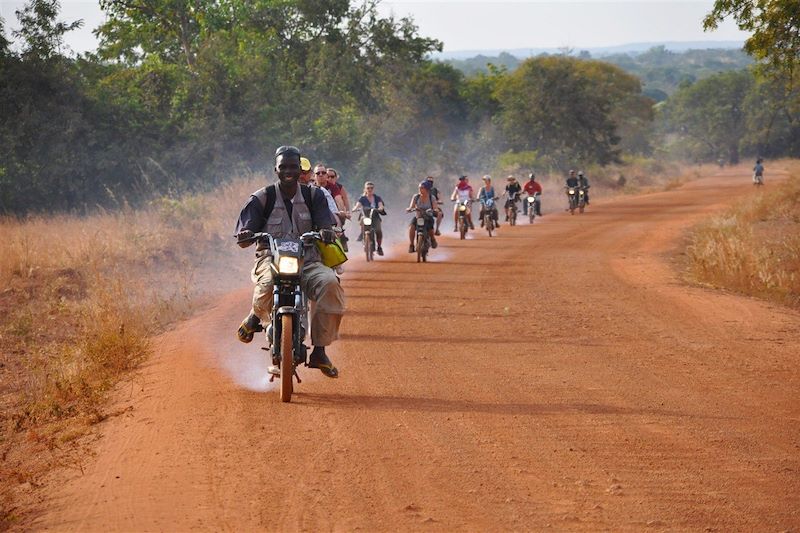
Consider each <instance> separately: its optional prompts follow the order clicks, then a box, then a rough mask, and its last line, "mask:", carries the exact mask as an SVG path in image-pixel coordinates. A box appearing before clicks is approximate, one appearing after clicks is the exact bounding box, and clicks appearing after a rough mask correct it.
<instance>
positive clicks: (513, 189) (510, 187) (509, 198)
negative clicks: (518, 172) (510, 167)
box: [503, 176, 522, 222]
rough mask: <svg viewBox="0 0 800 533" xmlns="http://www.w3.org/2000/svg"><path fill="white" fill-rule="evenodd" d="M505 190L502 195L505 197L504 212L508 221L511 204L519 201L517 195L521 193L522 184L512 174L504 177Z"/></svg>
mask: <svg viewBox="0 0 800 533" xmlns="http://www.w3.org/2000/svg"><path fill="white" fill-rule="evenodd" d="M506 181H507V182H508V183H506V190H505V191H504V192H503V196H505V197H506V204H505V207H504V208H505V212H506V222H508V219H509V217H510V216H511V206H512V205H513V204H515V203H517V202H519V196H520V194H522V185H520V184H519V182H518V181H517V178H515V177H514V176H509V177H508V178H506Z"/></svg>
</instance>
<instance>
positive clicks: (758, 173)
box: [753, 157, 764, 185]
mask: <svg viewBox="0 0 800 533" xmlns="http://www.w3.org/2000/svg"><path fill="white" fill-rule="evenodd" d="M762 161H763V160H762V159H761V158H760V157H759V158H758V159H756V166H754V167H753V183H758V184H762V185H763V184H764V165H763V164H762Z"/></svg>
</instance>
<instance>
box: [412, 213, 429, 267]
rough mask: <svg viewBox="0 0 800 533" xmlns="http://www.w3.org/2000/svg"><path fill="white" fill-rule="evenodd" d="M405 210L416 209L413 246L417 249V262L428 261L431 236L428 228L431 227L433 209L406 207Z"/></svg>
mask: <svg viewBox="0 0 800 533" xmlns="http://www.w3.org/2000/svg"><path fill="white" fill-rule="evenodd" d="M406 211H409V212H411V211H416V213H417V217H416V223H415V228H416V229H415V232H416V233H415V236H414V246H415V249H416V251H417V263H426V262H427V261H428V252H429V251H430V249H431V236H430V234H429V233H428V228H432V227H433V223H434V217H435V213H434V212H433V209H413V210H412V209H407V210H406Z"/></svg>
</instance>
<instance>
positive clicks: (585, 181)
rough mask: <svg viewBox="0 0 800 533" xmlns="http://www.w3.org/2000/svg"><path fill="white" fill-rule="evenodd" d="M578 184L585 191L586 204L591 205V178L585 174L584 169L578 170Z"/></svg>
mask: <svg viewBox="0 0 800 533" xmlns="http://www.w3.org/2000/svg"><path fill="white" fill-rule="evenodd" d="M578 186H579V187H580V188H581V189H583V191H584V195H583V197H584V199H585V201H586V205H589V178H587V177H586V176H585V175H584V174H583V170H581V171H578Z"/></svg>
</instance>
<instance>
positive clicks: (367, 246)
mask: <svg viewBox="0 0 800 533" xmlns="http://www.w3.org/2000/svg"><path fill="white" fill-rule="evenodd" d="M364 254H365V255H366V256H367V263H369V262H370V261H372V233H370V232H369V231H367V232H364Z"/></svg>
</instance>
